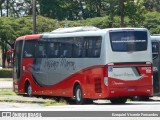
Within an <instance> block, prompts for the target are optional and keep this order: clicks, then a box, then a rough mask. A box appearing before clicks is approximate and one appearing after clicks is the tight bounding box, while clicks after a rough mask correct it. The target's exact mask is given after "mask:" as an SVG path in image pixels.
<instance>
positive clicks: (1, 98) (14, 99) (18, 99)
mask: <svg viewBox="0 0 160 120" xmlns="http://www.w3.org/2000/svg"><path fill="white" fill-rule="evenodd" d="M0 102H14V103H39V104H42V103H46V102H52V103H54V102H56V101H55V100H51V99H43V98H40V97H39V98H38V97H25V96H22V95H18V96H0Z"/></svg>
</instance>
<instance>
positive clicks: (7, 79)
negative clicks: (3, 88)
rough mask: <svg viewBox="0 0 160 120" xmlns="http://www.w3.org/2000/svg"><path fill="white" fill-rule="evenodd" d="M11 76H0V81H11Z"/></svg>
mask: <svg viewBox="0 0 160 120" xmlns="http://www.w3.org/2000/svg"><path fill="white" fill-rule="evenodd" d="M12 80H13V78H0V81H12Z"/></svg>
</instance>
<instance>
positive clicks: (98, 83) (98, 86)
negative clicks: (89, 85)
mask: <svg viewBox="0 0 160 120" xmlns="http://www.w3.org/2000/svg"><path fill="white" fill-rule="evenodd" d="M94 83H95V92H96V93H102V86H101V78H99V77H96V78H94Z"/></svg>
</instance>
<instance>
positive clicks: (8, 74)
mask: <svg viewBox="0 0 160 120" xmlns="http://www.w3.org/2000/svg"><path fill="white" fill-rule="evenodd" d="M0 78H12V69H0Z"/></svg>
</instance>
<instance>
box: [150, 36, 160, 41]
mask: <svg viewBox="0 0 160 120" xmlns="http://www.w3.org/2000/svg"><path fill="white" fill-rule="evenodd" d="M151 40H152V41H160V35H151Z"/></svg>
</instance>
